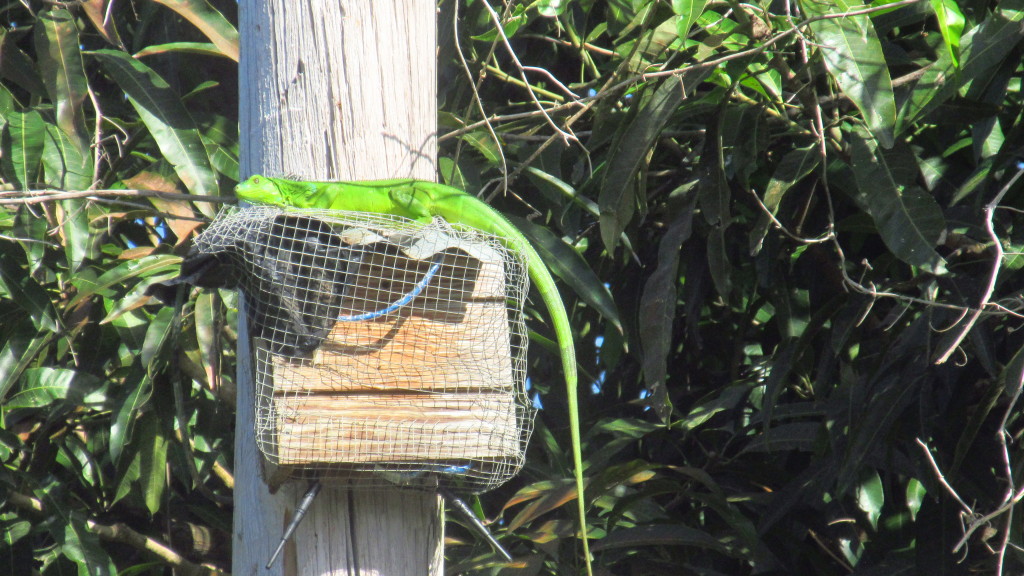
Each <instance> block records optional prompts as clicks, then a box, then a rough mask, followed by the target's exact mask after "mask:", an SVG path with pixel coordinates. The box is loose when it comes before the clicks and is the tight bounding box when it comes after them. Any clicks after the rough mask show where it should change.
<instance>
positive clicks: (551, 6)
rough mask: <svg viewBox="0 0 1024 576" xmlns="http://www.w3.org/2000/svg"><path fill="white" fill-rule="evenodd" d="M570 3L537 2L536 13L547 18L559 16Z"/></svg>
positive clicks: (543, 0)
mask: <svg viewBox="0 0 1024 576" xmlns="http://www.w3.org/2000/svg"><path fill="white" fill-rule="evenodd" d="M571 2H572V0H539V2H537V12H538V13H540V15H541V16H547V17H548V18H554V17H555V16H561V15H562V13H563V12H565V9H566V7H567V6H568V5H569V4H570V3H571Z"/></svg>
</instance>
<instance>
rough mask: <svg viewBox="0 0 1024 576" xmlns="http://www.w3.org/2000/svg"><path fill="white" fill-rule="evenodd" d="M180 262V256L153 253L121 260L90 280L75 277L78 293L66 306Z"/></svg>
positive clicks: (172, 266) (171, 268)
mask: <svg viewBox="0 0 1024 576" xmlns="http://www.w3.org/2000/svg"><path fill="white" fill-rule="evenodd" d="M180 264H181V256H174V255H171V254H154V255H152V256H145V257H143V258H140V259H138V260H130V261H128V262H123V263H121V264H118V265H117V266H115V267H113V268H111V269H109V270H107V271H106V272H104V273H103V274H102V275H101V276H100V277H99V278H96V279H95V280H90V279H87V278H76V279H75V285H76V286H77V288H78V293H77V294H75V297H74V298H72V299H71V302H69V303H68V306H69V307H70V306H74V305H75V304H77V303H78V302H80V301H81V300H83V299H85V298H88V297H90V296H92V295H93V294H96V293H97V292H103V291H105V290H107V289H109V288H111V287H113V286H118V285H124V284H126V283H127V282H128V281H129V280H134V279H136V278H145V277H148V276H151V275H154V274H157V273H160V272H166V271H168V270H173V269H174V268H175V267H177V266H179V265H180Z"/></svg>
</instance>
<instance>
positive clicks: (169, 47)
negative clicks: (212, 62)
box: [135, 42, 227, 58]
mask: <svg viewBox="0 0 1024 576" xmlns="http://www.w3.org/2000/svg"><path fill="white" fill-rule="evenodd" d="M171 53H180V54H197V55H199V56H227V54H225V53H224V52H222V51H221V50H220V49H219V48H217V46H215V45H214V44H212V43H209V42H168V43H167V44H153V45H150V46H146V47H145V48H143V49H142V50H139V51H138V52H136V53H135V57H136V58H145V57H146V56H153V55H155V54H171Z"/></svg>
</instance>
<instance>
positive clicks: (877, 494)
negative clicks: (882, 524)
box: [857, 470, 885, 530]
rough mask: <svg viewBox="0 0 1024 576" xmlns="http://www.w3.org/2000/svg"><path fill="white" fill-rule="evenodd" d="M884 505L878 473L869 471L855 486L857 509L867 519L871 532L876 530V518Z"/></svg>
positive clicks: (882, 488) (883, 495) (882, 490)
mask: <svg viewBox="0 0 1024 576" xmlns="http://www.w3.org/2000/svg"><path fill="white" fill-rule="evenodd" d="M884 505H885V488H884V487H883V486H882V479H881V478H880V477H879V476H878V472H877V471H875V470H871V471H870V472H868V473H867V474H865V478H864V479H863V480H862V481H861V483H860V484H859V485H858V486H857V507H858V508H860V510H861V512H863V513H864V514H865V515H866V516H867V517H868V523H869V524H870V525H871V529H872V530H877V529H878V518H879V516H881V515H882V506H884Z"/></svg>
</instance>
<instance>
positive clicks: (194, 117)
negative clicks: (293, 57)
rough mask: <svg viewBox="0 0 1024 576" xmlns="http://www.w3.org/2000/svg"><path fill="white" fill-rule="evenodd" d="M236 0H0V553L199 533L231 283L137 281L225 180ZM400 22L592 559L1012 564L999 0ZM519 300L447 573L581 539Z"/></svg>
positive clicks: (1012, 3) (605, 568)
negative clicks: (518, 463)
mask: <svg viewBox="0 0 1024 576" xmlns="http://www.w3.org/2000/svg"><path fill="white" fill-rule="evenodd" d="M236 11H237V6H236V4H235V3H234V2H230V1H228V0H211V1H209V2H207V1H206V0H161V1H159V2H157V1H145V0H138V1H136V2H116V3H115V2H109V1H107V0H85V1H82V2H76V3H73V4H68V5H65V4H63V3H45V4H44V3H41V2H12V3H9V4H8V5H6V6H5V7H4V10H3V11H2V12H0V21H2V27H0V124H2V132H0V174H2V178H3V191H2V192H0V204H2V205H3V207H4V209H3V210H2V211H0V296H2V299H0V333H2V334H0V343H2V349H0V401H2V408H0V410H2V419H0V420H2V422H0V423H2V429H0V459H2V460H3V464H4V465H3V467H2V468H0V486H2V490H0V497H2V500H0V524H2V534H3V542H2V544H0V558H2V560H0V561H2V563H3V564H2V565H3V566H4V568H3V569H2V570H6V571H10V572H11V573H27V572H29V571H32V572H37V573H42V574H65V573H69V572H78V573H80V574H106V573H115V572H116V573H123V574H150V573H152V574H157V573H160V574H162V573H166V572H169V571H170V569H171V567H175V568H176V569H177V571H178V572H179V573H182V574H197V573H204V572H207V571H210V570H224V571H226V570H227V569H229V567H230V532H231V506H232V502H231V492H232V485H233V480H232V475H231V470H232V462H231V457H232V442H233V437H232V434H233V432H232V429H231V426H230V422H231V420H232V418H231V414H232V410H233V405H234V400H233V397H234V393H233V390H234V357H233V353H234V352H233V351H234V348H235V344H234V343H235V339H236V337H237V334H236V333H235V329H234V327H235V303H236V300H235V295H234V294H233V293H230V292H218V291H196V292H194V293H192V294H191V295H190V296H189V298H188V299H187V300H185V301H183V302H181V303H180V314H179V313H176V310H175V308H172V307H162V306H160V305H159V304H158V303H156V302H155V301H153V300H150V299H149V298H148V297H147V296H145V295H144V290H145V288H146V287H147V286H148V285H149V284H150V283H152V282H155V281H159V280H162V279H166V278H169V277H172V276H174V275H175V274H176V272H177V270H178V266H179V263H180V261H181V257H182V255H183V254H184V253H185V251H186V250H187V248H188V244H189V240H190V239H191V238H192V237H193V235H194V234H195V233H196V232H197V231H199V230H201V229H202V226H203V225H204V223H206V222H208V220H209V218H210V217H212V215H213V214H214V213H215V211H216V209H217V205H218V203H219V201H221V200H223V201H230V200H231V199H230V192H229V191H230V190H231V187H232V186H233V184H234V183H235V182H236V181H237V179H238V162H237V145H238V133H237V115H236V110H235V108H236V107H235V102H237V86H236V80H235V79H236V77H237V66H236V62H237V58H238V41H237V32H236V31H235V28H234V25H233V23H234V22H235V21H236V17H237V14H236ZM499 24H500V25H499ZM438 25H439V32H440V34H439V38H440V42H441V45H440V47H439V48H440V53H439V54H440V58H441V62H440V64H441V78H440V81H439V86H440V87H441V90H440V95H439V122H440V125H441V126H442V135H441V138H440V142H441V157H440V159H439V165H440V178H441V179H443V180H444V181H447V182H451V183H453V184H455V185H458V186H461V187H464V188H466V189H467V190H472V191H481V193H482V194H483V196H484V197H486V198H487V199H488V201H490V202H491V203H492V204H493V205H495V206H496V207H498V208H499V209H501V210H502V211H504V212H505V213H506V214H509V215H511V216H513V217H514V218H515V221H516V223H517V224H519V225H521V226H522V227H523V229H524V231H525V232H526V233H527V234H528V235H529V236H530V237H531V238H532V239H533V240H534V241H535V242H536V243H537V244H538V245H539V247H540V250H541V253H542V254H544V255H545V256H546V257H547V258H549V259H550V264H551V266H552V269H553V271H554V272H555V273H556V275H557V276H559V277H560V278H561V280H562V282H561V288H562V295H563V298H564V299H565V301H566V303H567V305H568V306H569V309H570V313H571V316H572V323H573V326H574V327H576V334H575V336H576V345H577V352H578V356H579V359H580V363H581V371H582V375H583V376H584V378H585V381H586V382H588V383H589V385H588V386H587V387H586V389H585V390H584V392H583V394H582V395H581V402H582V409H583V419H584V428H585V430H587V432H586V436H585V438H584V441H585V450H584V451H585V458H586V461H587V466H588V468H587V471H586V476H587V478H588V493H587V500H588V506H589V514H588V522H589V527H588V528H589V532H590V536H591V538H592V539H593V551H594V553H595V567H596V570H597V571H598V572H599V573H606V574H666V573H689V572H692V573H700V574H728V575H735V574H863V575H870V574H968V573H984V574H992V573H999V574H1003V573H1006V574H1009V573H1019V572H1021V571H1022V570H1024V555H1022V552H1021V550H1022V549H1021V546H1024V530H1022V528H1024V525H1022V522H1021V518H1020V514H1015V510H1014V505H1015V504H1016V503H1017V502H1018V501H1019V500H1020V499H1021V498H1022V497H1024V480H1022V479H1021V477H1020V476H1021V474H1022V472H1021V467H1022V465H1024V451H1022V450H1021V447H1020V445H1019V441H1020V436H1021V434H1022V432H1024V422H1022V420H1021V418H1020V412H1021V410H1020V403H1019V399H1020V394H1021V383H1022V377H1024V355H1022V354H1020V351H1021V349H1022V346H1024V337H1022V336H1021V333H1020V328H1021V325H1022V323H1021V320H1020V318H1021V316H1020V312H1021V309H1022V306H1021V304H1022V300H1021V290H1022V288H1024V275H1022V274H1021V268H1022V266H1024V258H1022V248H1021V246H1022V244H1024V229H1021V228H1017V223H1018V222H1022V215H1021V209H1024V202H1022V194H1024V184H1022V183H1021V180H1019V177H1020V176H1021V173H1022V172H1024V163H1022V162H1024V122H1022V114H1024V106H1022V95H1021V79H1022V76H1024V66H1022V64H1021V62H1022V40H1024V2H1022V1H1021V0H1004V1H1001V2H996V1H980V0H968V1H965V2H953V1H952V0H903V1H898V2H885V1H878V2H873V3H871V4H869V5H860V4H853V3H850V2H847V1H845V0H837V1H835V2H817V1H814V0H802V1H799V2H797V1H788V0H782V1H767V0H765V1H755V2H749V3H739V2H735V1H724V2H723V1H714V2H705V1H686V0H673V1H671V2H669V1H666V0H661V1H655V0H615V1H609V2H597V1H587V0H575V1H574V0H562V1H559V0H541V1H538V2H532V3H524V2H517V1H510V2H508V3H507V4H502V5H499V4H497V3H495V4H487V3H486V2H484V1H483V0H466V1H464V2H453V1H445V2H442V3H441V4H440V13H439V20H438ZM186 63H187V64H186ZM481 110H482V111H483V112H481ZM482 118H487V121H483V120H482ZM156 191H159V192H163V193H166V194H163V195H162V196H157V195H155V192H156ZM506 192H514V193H506ZM175 194H182V195H186V194H187V195H188V196H176V195H175ZM219 195H223V198H210V197H211V196H219ZM533 317H534V321H533V322H532V326H531V327H532V329H534V330H536V336H537V337H536V338H534V339H533V344H532V349H531V351H530V361H531V366H530V374H531V394H532V395H533V397H534V398H535V401H536V402H537V403H538V405H540V406H542V407H543V409H542V410H541V412H540V416H539V421H538V424H537V430H536V432H535V435H534V438H533V441H532V443H531V446H530V452H529V454H528V460H527V467H526V469H525V470H524V472H523V474H522V475H521V476H520V477H519V478H517V479H516V480H514V481H513V482H511V483H509V484H508V485H506V486H504V487H502V488H501V489H499V490H496V491H494V492H492V493H488V494H485V495H483V496H481V497H480V498H479V500H478V501H477V502H475V503H474V504H475V505H476V506H477V508H478V510H479V511H480V512H481V513H482V514H484V515H486V517H487V518H488V520H490V521H492V523H491V529H492V531H494V532H495V533H496V534H497V536H498V537H499V539H500V540H501V541H502V542H503V544H504V545H505V546H506V547H507V548H508V549H510V550H511V551H512V553H513V554H514V555H515V557H516V563H515V564H514V565H513V566H512V567H503V566H504V565H503V564H502V563H501V562H499V559H498V558H497V557H496V556H495V555H494V554H492V553H491V552H490V551H489V549H488V548H487V547H486V545H485V544H483V543H481V542H479V541H477V540H476V539H475V538H473V537H472V536H471V535H470V533H469V532H468V531H465V530H464V529H462V528H461V527H460V526H458V525H451V524H450V526H451V530H450V531H449V532H450V534H449V537H448V538H449V541H448V547H447V549H446V550H447V555H448V571H449V572H451V573H453V574H455V573H478V574H485V573H497V572H499V571H504V572H505V573H509V574H511V573H515V574H570V573H577V572H579V571H581V570H582V569H583V568H582V562H581V559H580V557H579V553H578V539H577V538H576V535H575V524H574V522H573V510H574V505H575V503H574V502H573V499H574V498H575V492H574V490H573V488H572V486H571V483H570V481H569V478H571V470H570V468H571V467H570V461H571V458H570V457H569V442H568V437H567V432H568V430H567V428H568V427H567V420H566V418H565V413H566V412H565V408H566V406H565V397H564V392H563V390H562V386H561V375H560V374H559V373H558V371H557V369H556V368H555V367H556V366H557V362H556V358H555V355H554V354H553V352H552V349H551V347H550V345H548V344H547V343H546V341H547V339H548V338H550V337H551V336H552V334H551V332H550V329H549V328H548V327H547V326H545V325H544V322H543V317H544V315H543V314H542V313H541V312H537V313H536V314H534V315H533Z"/></svg>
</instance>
